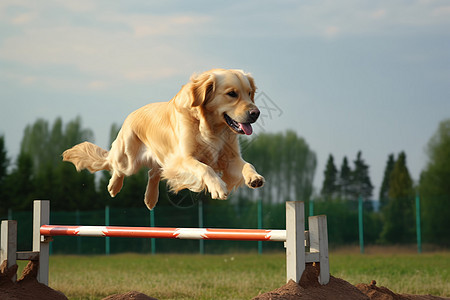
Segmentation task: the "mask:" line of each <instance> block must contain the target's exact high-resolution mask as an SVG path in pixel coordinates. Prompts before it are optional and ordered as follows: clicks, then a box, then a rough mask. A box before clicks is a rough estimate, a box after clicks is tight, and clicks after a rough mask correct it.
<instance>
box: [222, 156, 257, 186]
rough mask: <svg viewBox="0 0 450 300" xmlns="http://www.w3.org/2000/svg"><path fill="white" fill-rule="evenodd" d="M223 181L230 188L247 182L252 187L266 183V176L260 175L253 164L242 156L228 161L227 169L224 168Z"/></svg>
mask: <svg viewBox="0 0 450 300" xmlns="http://www.w3.org/2000/svg"><path fill="white" fill-rule="evenodd" d="M222 179H223V181H225V182H226V183H227V186H228V188H229V189H234V188H237V187H238V186H240V185H241V184H242V183H245V184H246V185H247V186H248V187H250V188H258V187H261V186H263V185H264V182H265V180H264V177H262V176H261V175H259V174H258V173H257V172H256V170H255V168H254V167H253V165H251V164H249V163H248V162H246V161H244V160H243V159H242V158H240V157H236V158H235V159H234V160H231V161H228V166H227V169H226V170H224V173H223V177H222Z"/></svg>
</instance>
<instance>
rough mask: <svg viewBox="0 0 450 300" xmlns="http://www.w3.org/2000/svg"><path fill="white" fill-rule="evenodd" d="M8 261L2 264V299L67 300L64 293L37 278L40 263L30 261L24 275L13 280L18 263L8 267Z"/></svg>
mask: <svg viewBox="0 0 450 300" xmlns="http://www.w3.org/2000/svg"><path fill="white" fill-rule="evenodd" d="M6 266H7V261H6V260H5V261H3V263H2V264H1V266H0V299H2V300H3V299H4V300H16V299H17V300H41V299H42V300H48V299H52V300H53V299H54V300H67V297H66V296H64V294H63V293H61V292H58V291H55V290H53V289H51V288H49V287H48V286H46V285H45V284H42V283H39V282H38V281H37V280H36V275H37V268H38V263H37V262H32V261H30V262H29V263H28V265H27V266H26V267H25V270H24V271H23V273H22V277H21V278H20V279H19V280H17V281H16V282H13V280H12V279H13V276H14V275H15V274H16V272H17V265H14V266H12V267H10V268H7V267H6Z"/></svg>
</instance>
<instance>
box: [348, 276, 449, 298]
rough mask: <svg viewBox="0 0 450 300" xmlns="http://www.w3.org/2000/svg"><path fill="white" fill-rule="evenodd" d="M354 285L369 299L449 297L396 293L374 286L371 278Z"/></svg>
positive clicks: (374, 283)
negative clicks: (367, 282) (366, 281)
mask: <svg viewBox="0 0 450 300" xmlns="http://www.w3.org/2000/svg"><path fill="white" fill-rule="evenodd" d="M356 287H357V288H358V289H359V290H360V291H361V292H363V293H364V294H366V295H367V296H369V298H370V299H371V300H442V299H450V298H442V297H436V296H431V295H408V294H396V293H394V292H392V291H391V290H389V289H388V288H386V287H384V286H382V287H378V286H376V281H375V280H372V282H371V283H370V284H364V283H360V284H357V285H356Z"/></svg>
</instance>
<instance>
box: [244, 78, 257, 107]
mask: <svg viewBox="0 0 450 300" xmlns="http://www.w3.org/2000/svg"><path fill="white" fill-rule="evenodd" d="M245 77H247V79H248V82H249V83H250V87H251V88H252V91H251V94H250V98H251V99H252V101H253V102H255V92H256V89H257V88H256V85H255V80H254V79H253V77H252V75H250V73H246V74H245Z"/></svg>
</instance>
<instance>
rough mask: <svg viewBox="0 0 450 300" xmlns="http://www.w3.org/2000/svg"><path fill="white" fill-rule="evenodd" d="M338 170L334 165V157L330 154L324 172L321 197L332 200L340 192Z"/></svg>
mask: <svg viewBox="0 0 450 300" xmlns="http://www.w3.org/2000/svg"><path fill="white" fill-rule="evenodd" d="M337 173H338V171H337V169H336V166H335V165H334V158H333V155H332V154H330V155H329V156H328V161H327V165H326V166H325V171H324V179H323V185H322V190H321V192H320V193H321V195H322V196H323V197H325V198H326V199H331V198H333V197H334V196H336V194H337V191H338V178H337Z"/></svg>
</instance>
